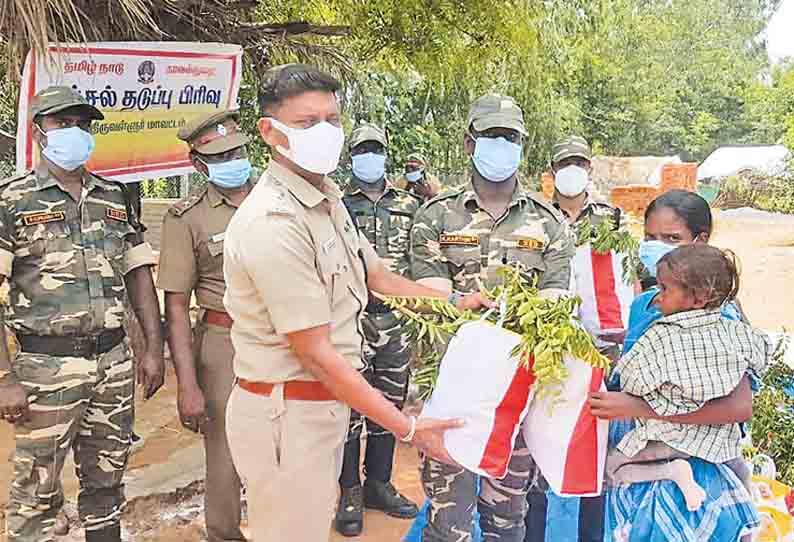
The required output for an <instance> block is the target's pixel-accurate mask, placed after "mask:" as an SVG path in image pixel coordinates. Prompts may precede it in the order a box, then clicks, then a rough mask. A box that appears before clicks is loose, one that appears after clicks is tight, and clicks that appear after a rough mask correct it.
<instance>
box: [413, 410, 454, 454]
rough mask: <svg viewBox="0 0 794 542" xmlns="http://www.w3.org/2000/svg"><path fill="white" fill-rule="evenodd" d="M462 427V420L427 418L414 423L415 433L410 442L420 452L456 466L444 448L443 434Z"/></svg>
mask: <svg viewBox="0 0 794 542" xmlns="http://www.w3.org/2000/svg"><path fill="white" fill-rule="evenodd" d="M458 427H463V421H462V420H434V419H431V418H427V419H424V420H419V421H417V422H416V432H415V433H414V438H413V440H412V441H411V444H413V445H414V446H415V447H416V448H417V449H418V450H419V451H420V452H422V453H424V454H425V455H427V456H430V457H432V458H433V459H435V460H436V461H441V462H442V463H446V464H448V465H457V463H456V462H455V460H454V459H452V457H450V455H449V453H448V452H447V448H446V446H444V433H445V432H446V431H447V430H449V429H456V428H458Z"/></svg>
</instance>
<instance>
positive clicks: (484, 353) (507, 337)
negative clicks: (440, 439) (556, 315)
mask: <svg viewBox="0 0 794 542" xmlns="http://www.w3.org/2000/svg"><path fill="white" fill-rule="evenodd" d="M520 342H521V337H520V336H519V335H517V334H515V333H512V332H510V331H507V330H505V329H502V328H501V327H498V326H495V325H493V324H490V323H487V322H484V321H478V322H470V323H467V324H464V325H462V326H461V327H460V329H459V330H458V332H457V334H455V336H454V337H453V338H452V339H451V340H450V342H449V346H448V348H447V351H446V354H444V357H443V359H442V360H441V367H440V368H439V374H438V380H437V381H436V386H435V388H434V390H433V395H432V396H431V397H430V399H429V400H428V401H427V403H425V406H424V408H423V410H422V417H426V418H440V419H448V418H460V419H462V420H464V421H465V422H466V425H464V426H463V427H461V428H458V429H451V430H449V431H447V432H446V433H445V434H444V444H445V446H446V448H447V451H448V452H449V455H450V456H452V458H453V459H454V460H455V461H457V462H458V463H459V464H460V465H461V466H463V467H464V468H466V469H467V470H469V471H471V472H475V473H477V474H480V475H482V476H487V477H489V478H504V476H505V475H506V474H507V465H508V463H509V461H510V456H511V454H512V452H513V446H514V444H515V440H516V437H517V436H518V431H519V428H520V426H521V421H522V420H523V419H524V417H525V416H526V414H527V412H528V411H529V404H530V401H531V400H532V383H533V382H534V376H533V375H532V373H531V372H530V371H529V370H528V369H526V368H524V367H522V366H521V365H520V363H519V360H518V359H517V358H515V357H513V356H511V352H512V351H513V349H514V348H515V347H516V346H517V345H518V344H519V343H520Z"/></svg>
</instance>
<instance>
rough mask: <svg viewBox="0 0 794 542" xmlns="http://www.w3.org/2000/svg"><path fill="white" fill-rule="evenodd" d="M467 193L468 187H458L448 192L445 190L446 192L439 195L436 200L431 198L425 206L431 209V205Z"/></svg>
mask: <svg viewBox="0 0 794 542" xmlns="http://www.w3.org/2000/svg"><path fill="white" fill-rule="evenodd" d="M465 191H466V185H463V186H458V187H456V188H450V189H448V190H445V191H444V192H441V193H440V194H438V195H437V196H435V197H434V198H430V199H429V200H427V202H425V204H424V206H425V207H430V206H431V205H433V204H434V203H437V202H439V201H444V200H445V199H450V198H455V197H457V196H460V195H461V194H463V192H465Z"/></svg>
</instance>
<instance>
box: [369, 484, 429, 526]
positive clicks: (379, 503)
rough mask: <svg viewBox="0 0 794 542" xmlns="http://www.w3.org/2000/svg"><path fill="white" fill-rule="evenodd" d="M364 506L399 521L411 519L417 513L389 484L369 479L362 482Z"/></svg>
mask: <svg viewBox="0 0 794 542" xmlns="http://www.w3.org/2000/svg"><path fill="white" fill-rule="evenodd" d="M364 506H366V507H367V508H372V509H374V510H381V511H383V512H385V513H386V514H388V515H389V516H392V517H394V518H400V519H412V518H415V517H416V514H418V513H419V509H418V508H417V506H416V504H414V503H413V502H412V501H410V500H408V499H406V498H405V497H403V496H402V495H400V493H399V492H398V491H397V488H395V487H394V486H393V485H392V484H391V482H389V483H386V484H384V483H383V482H376V481H375V480H371V479H369V478H367V481H366V482H364Z"/></svg>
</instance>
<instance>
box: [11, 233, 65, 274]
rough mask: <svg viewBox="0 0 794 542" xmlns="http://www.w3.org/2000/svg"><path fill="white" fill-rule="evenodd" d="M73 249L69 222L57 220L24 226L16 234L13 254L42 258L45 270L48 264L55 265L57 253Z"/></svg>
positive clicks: (43, 269) (20, 256) (22, 256)
mask: <svg viewBox="0 0 794 542" xmlns="http://www.w3.org/2000/svg"><path fill="white" fill-rule="evenodd" d="M75 249H76V247H75V246H74V244H73V243H72V235H71V229H70V228H69V224H68V223H67V222H66V221H59V222H50V223H47V224H38V225H36V226H24V227H23V228H22V229H21V231H20V232H19V235H18V244H17V249H16V253H15V255H16V256H17V257H18V258H33V259H40V258H41V259H44V265H43V266H42V271H46V270H47V269H46V268H47V266H48V265H49V264H53V265H56V264H57V262H56V260H58V261H60V258H58V256H57V255H59V254H64V253H71V252H72V251H74V250H75ZM48 262H49V264H48ZM52 270H53V271H54V269H52Z"/></svg>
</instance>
